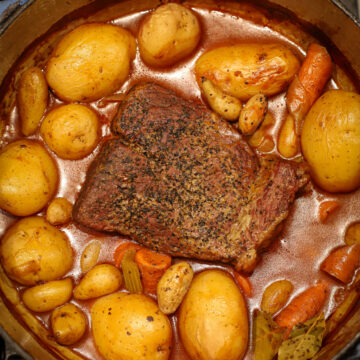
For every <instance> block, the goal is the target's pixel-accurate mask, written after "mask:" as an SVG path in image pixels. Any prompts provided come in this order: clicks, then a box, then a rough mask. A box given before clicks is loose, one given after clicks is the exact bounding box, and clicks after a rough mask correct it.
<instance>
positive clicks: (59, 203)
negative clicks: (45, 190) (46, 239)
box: [46, 198, 72, 225]
mask: <svg viewBox="0 0 360 360" xmlns="http://www.w3.org/2000/svg"><path fill="white" fill-rule="evenodd" d="M71 212H72V205H71V204H70V202H69V201H68V200H67V199H65V198H56V199H54V200H53V201H52V202H51V203H50V205H49V206H48V208H47V210H46V220H47V221H48V222H49V223H50V224H52V225H62V224H66V223H68V222H69V221H70V220H71Z"/></svg>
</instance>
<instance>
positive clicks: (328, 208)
mask: <svg viewBox="0 0 360 360" xmlns="http://www.w3.org/2000/svg"><path fill="white" fill-rule="evenodd" d="M339 205H340V204H339V202H338V201H335V200H329V201H324V202H322V203H321V204H320V206H319V219H320V221H321V222H325V221H326V219H327V218H328V216H329V215H330V214H331V213H333V212H334V211H335V210H336V209H337V208H338V207H339Z"/></svg>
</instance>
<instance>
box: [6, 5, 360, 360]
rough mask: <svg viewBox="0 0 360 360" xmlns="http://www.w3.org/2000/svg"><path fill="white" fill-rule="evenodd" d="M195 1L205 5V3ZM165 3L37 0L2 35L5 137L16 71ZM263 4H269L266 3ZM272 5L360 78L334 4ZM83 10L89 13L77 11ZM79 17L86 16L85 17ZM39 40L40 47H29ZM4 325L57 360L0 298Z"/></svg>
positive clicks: (348, 28)
mask: <svg viewBox="0 0 360 360" xmlns="http://www.w3.org/2000/svg"><path fill="white" fill-rule="evenodd" d="M196 2H199V3H204V1H200V0H199V1H196ZM205 2H206V3H208V4H213V5H214V4H216V3H215V2H214V1H212V0H208V1H206V0H205ZM259 2H260V1H259ZM160 3H161V1H160V0H137V1H133V0H125V1H115V0H103V1H101V0H98V1H97V0H72V1H64V0H37V1H33V2H32V3H31V4H30V5H29V6H28V7H27V8H26V9H25V10H24V11H23V12H22V13H19V14H17V15H16V17H15V18H14V20H13V22H12V23H11V24H10V25H9V26H8V28H7V29H6V30H5V31H3V32H2V33H1V35H0V54H2V55H1V57H2V59H1V67H0V83H3V85H2V87H1V90H0V99H1V106H0V116H1V117H0V135H1V133H2V129H3V127H4V121H5V120H4V119H5V118H6V116H7V114H8V112H9V109H10V108H11V107H12V106H13V104H14V101H15V91H14V89H15V84H16V81H17V79H16V77H14V78H11V77H7V74H8V73H9V71H11V70H12V69H13V68H14V66H16V67H17V69H18V70H20V71H21V69H22V68H28V67H30V66H33V65H35V64H36V65H44V63H45V62H46V59H47V58H48V56H49V54H50V53H51V51H52V49H53V48H54V46H55V45H56V43H57V42H58V40H59V39H60V38H61V37H62V35H63V34H64V33H66V32H67V31H69V29H72V28H74V27H75V26H77V25H79V24H81V23H84V22H88V21H107V20H109V19H111V18H113V17H118V16H121V15H123V14H126V13H129V12H133V11H142V10H146V9H149V8H153V7H154V6H157V5H158V4H160ZM192 3H194V1H192ZM217 3H218V4H227V5H228V3H227V2H225V1H218V2H217ZM261 3H264V2H263V1H261ZM272 3H273V4H275V8H276V7H277V6H278V5H280V6H283V7H286V8H288V9H289V10H290V11H292V12H293V13H294V14H296V15H297V16H298V17H299V19H301V20H304V21H306V22H309V23H311V24H313V25H315V26H317V27H318V28H321V29H322V31H323V32H324V34H325V35H326V36H327V37H329V38H330V39H331V40H332V41H333V43H334V44H335V45H336V47H337V48H338V49H339V50H340V51H341V52H342V53H343V54H344V55H345V56H346V57H347V58H348V60H349V62H350V63H351V64H352V67H353V70H354V74H357V76H358V77H360V57H359V56H358V55H359V54H360V28H359V27H358V26H356V24H354V22H353V21H352V20H351V19H350V18H349V17H347V16H346V15H345V14H344V13H343V12H342V11H341V10H340V9H339V8H337V7H336V6H335V5H333V4H332V3H331V2H330V1H329V0H316V1H314V0H302V1H291V0H273V1H272ZM267 5H269V4H267ZM84 7H85V8H84ZM81 8H84V9H83V10H81V11H78V9H81ZM55 9H56V10H55ZM79 15H81V16H80V18H79V17H78V16H79ZM54 24H56V25H54ZM49 30H50V34H51V35H50V36H49V37H47V38H46V39H44V38H43V39H42V38H41V36H42V35H43V34H45V33H47V32H48V31H49ZM34 41H35V44H36V46H35V47H31V48H29V46H30V45H31V44H33V43H34ZM26 49H29V50H26ZM30 49H31V50H30ZM24 51H27V56H26V57H23V60H22V62H21V63H16V61H17V59H18V58H19V57H20V56H21V55H22V54H24ZM14 64H16V65H14ZM4 89H6V92H5V90H4ZM0 145H1V140H0ZM359 319H360V309H357V310H356V311H355V312H354V316H353V317H352V319H350V321H349V322H348V324H347V325H346V326H344V328H343V329H341V330H340V332H339V334H338V336H337V337H335V338H334V340H333V341H332V342H331V343H330V344H329V345H328V346H327V347H325V348H324V350H323V351H322V352H321V353H320V354H319V356H318V358H319V359H330V358H331V357H333V356H334V355H335V354H336V353H338V352H339V351H340V349H341V348H342V347H343V346H344V345H346V344H347V343H348V342H350V340H351V339H352V338H354V337H355V336H356V334H357V332H358V331H360V321H358V320H359ZM0 326H1V327H2V328H4V329H5V330H6V331H7V332H8V333H9V334H10V336H11V337H12V338H13V339H14V340H15V341H16V342H17V343H18V344H19V345H20V346H21V347H23V348H24V349H25V350H26V351H27V352H29V354H31V355H32V356H33V357H34V358H37V359H44V360H47V359H54V356H53V355H52V354H51V353H50V352H48V351H47V350H46V349H44V348H43V347H42V346H40V345H39V343H38V342H37V341H36V340H35V338H34V337H33V336H32V335H30V334H29V332H28V331H27V330H25V329H24V327H23V325H22V324H20V322H18V320H17V319H16V317H15V316H14V315H13V314H12V312H11V311H9V310H8V308H7V306H6V304H5V303H4V301H3V300H2V299H1V297H0Z"/></svg>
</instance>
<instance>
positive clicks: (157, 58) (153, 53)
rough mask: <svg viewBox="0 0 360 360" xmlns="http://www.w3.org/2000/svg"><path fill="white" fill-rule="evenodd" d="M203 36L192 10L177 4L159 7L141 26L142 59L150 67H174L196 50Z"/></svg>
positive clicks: (140, 46)
mask: <svg viewBox="0 0 360 360" xmlns="http://www.w3.org/2000/svg"><path fill="white" fill-rule="evenodd" d="M200 35H201V33H200V24H199V21H198V19H197V17H196V15H195V14H194V13H193V12H192V11H191V10H190V9H188V8H186V7H184V6H182V5H179V4H175V3H169V4H165V5H162V6H159V7H158V8H157V9H156V10H155V11H153V12H152V13H150V14H149V15H148V16H147V17H146V18H145V20H144V21H143V23H142V24H141V26H140V30H139V35H138V42H139V50H140V54H141V57H142V58H143V60H144V61H145V62H146V63H147V64H149V65H151V66H155V67H163V66H169V65H173V64H174V63H176V62H177V61H179V60H181V59H183V58H184V57H186V56H188V55H189V54H191V53H192V52H193V51H194V50H195V48H196V46H197V44H198V43H199V40H200Z"/></svg>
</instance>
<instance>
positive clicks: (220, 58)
mask: <svg viewBox="0 0 360 360" xmlns="http://www.w3.org/2000/svg"><path fill="white" fill-rule="evenodd" d="M299 67H300V62H299V60H298V59H297V57H296V56H295V55H294V54H293V53H292V51H291V50H290V49H288V48H287V47H285V46H283V45H281V44H238V45H233V46H222V47H218V48H215V49H213V50H210V51H208V52H206V53H205V54H203V55H201V56H200V57H199V59H198V60H197V61H196V64H195V74H196V79H197V82H198V84H199V86H200V87H201V81H202V80H201V79H202V78H205V79H209V80H210V81H212V82H213V84H214V85H216V86H218V87H219V88H220V89H221V90H223V91H225V92H226V93H227V94H229V95H232V96H235V97H237V98H238V99H240V100H242V101H247V100H249V99H250V98H251V97H252V96H254V95H256V94H258V93H263V94H264V95H266V96H270V95H274V94H277V93H278V92H280V91H282V90H284V89H285V88H286V86H287V85H288V84H289V83H290V81H291V80H292V78H293V76H294V75H295V74H296V73H297V71H298V69H299Z"/></svg>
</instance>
